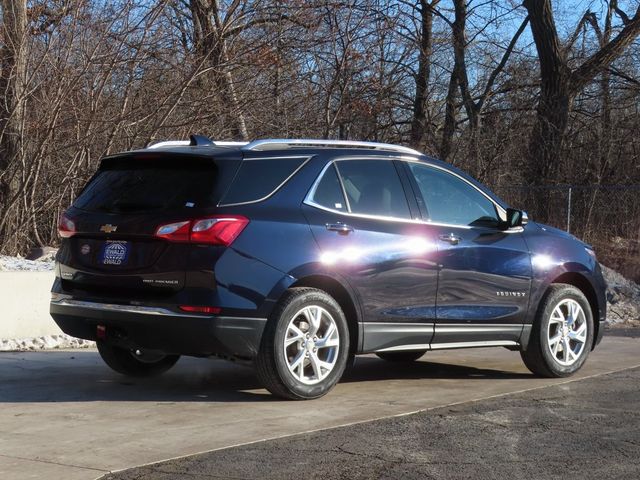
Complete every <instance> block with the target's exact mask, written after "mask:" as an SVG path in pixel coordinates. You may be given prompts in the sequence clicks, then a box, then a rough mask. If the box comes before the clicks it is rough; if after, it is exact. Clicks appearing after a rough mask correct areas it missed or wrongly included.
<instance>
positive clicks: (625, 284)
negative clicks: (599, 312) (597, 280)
mask: <svg viewBox="0 0 640 480" xmlns="http://www.w3.org/2000/svg"><path fill="white" fill-rule="evenodd" d="M601 267H602V273H603V275H604V279H605V281H606V282H607V293H606V295H607V324H608V326H612V327H616V326H626V327H640V285H638V284H637V283H636V282H634V281H633V280H629V279H628V278H626V277H623V276H622V275H620V274H619V273H618V272H616V271H615V270H612V269H611V268H608V267H605V266H604V265H601Z"/></svg>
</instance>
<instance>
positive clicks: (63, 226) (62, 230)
mask: <svg viewBox="0 0 640 480" xmlns="http://www.w3.org/2000/svg"><path fill="white" fill-rule="evenodd" d="M75 233H76V224H75V223H73V220H71V219H70V218H69V217H67V216H66V215H65V214H62V215H60V220H59V221H58V235H60V236H61V237H62V238H69V237H73V235H74V234H75Z"/></svg>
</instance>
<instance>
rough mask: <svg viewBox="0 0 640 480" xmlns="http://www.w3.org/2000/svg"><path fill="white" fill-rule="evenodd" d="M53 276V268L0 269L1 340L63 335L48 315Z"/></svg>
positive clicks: (1, 342)
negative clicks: (43, 269) (5, 270)
mask: <svg viewBox="0 0 640 480" xmlns="http://www.w3.org/2000/svg"><path fill="white" fill-rule="evenodd" d="M54 278H55V274H54V272H0V306H1V310H0V344H4V343H5V341H8V340H11V339H36V338H38V337H53V336H61V335H63V333H62V331H61V330H60V329H59V328H58V326H57V325H56V323H55V322H54V321H53V319H52V318H51V316H50V315H49V300H50V298H51V296H50V293H49V292H50V291H51V285H52V284H53V280H54ZM42 348H46V347H42Z"/></svg>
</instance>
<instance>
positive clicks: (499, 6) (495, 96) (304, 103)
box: [0, 0, 640, 255]
mask: <svg viewBox="0 0 640 480" xmlns="http://www.w3.org/2000/svg"><path fill="white" fill-rule="evenodd" d="M0 3H1V8H2V26H1V29H0V68H1V71H0V92H1V97H0V207H1V208H0V253H7V254H17V253H22V254H24V253H25V252H26V251H27V250H28V249H29V248H30V247H32V246H34V245H50V244H55V243H56V223H57V218H58V216H59V214H60V213H61V212H62V211H64V209H65V208H66V207H67V206H68V205H69V204H70V202H71V201H72V200H73V197H74V194H75V193H76V192H77V190H78V189H79V188H80V187H81V186H82V185H83V184H84V182H85V181H86V180H87V178H88V177H89V176H90V175H91V174H92V172H93V171H94V170H95V168H96V166H97V162H98V161H99V159H100V158H101V157H102V156H104V155H106V154H109V153H114V152H117V151H121V150H127V149H131V148H139V147H143V146H144V145H146V144H147V143H148V142H151V141H154V140H160V139H178V138H187V136H188V134H189V133H201V134H205V135H208V136H210V137H211V138H214V139H227V140H228V139H256V138H261V137H272V138H274V137H275V138H282V137H304V138H339V139H356V140H372V141H383V142H390V143H400V144H406V145H411V146H413V147H416V148H418V149H420V150H422V151H424V152H426V153H428V154H430V155H433V156H437V157H440V158H443V159H445V160H446V161H449V162H451V163H453V164H455V165H456V166H459V167H461V168H463V169H465V170H467V171H468V172H469V173H471V174H472V175H474V176H475V177H476V178H478V179H479V180H480V181H482V182H485V183H486V184H488V185H489V186H490V187H492V188H494V189H495V190H496V191H497V192H498V193H499V194H502V195H504V196H505V197H508V199H509V200H510V201H512V202H513V203H514V204H515V205H514V206H518V207H522V208H527V209H529V210H533V211H534V212H540V213H538V215H539V216H541V217H542V218H541V220H545V221H552V222H554V221H555V220H554V219H553V218H551V219H549V218H546V217H545V215H546V214H545V213H543V212H544V211H548V210H549V208H548V207H549V206H550V205H553V204H554V202H556V203H557V201H558V198H556V197H557V196H558V195H562V196H563V199H564V197H566V192H567V187H555V188H556V190H550V189H549V186H550V185H551V186H553V185H564V184H570V185H579V186H581V188H583V189H584V188H587V190H584V192H586V193H584V194H583V195H582V196H583V197H584V198H582V200H580V201H579V202H577V200H576V203H574V206H573V208H574V210H573V214H574V215H577V216H576V221H575V222H573V223H574V225H577V227H578V229H579V228H580V227H581V228H583V230H582V231H580V230H578V232H579V234H582V236H586V237H588V238H589V239H590V240H591V241H593V242H594V243H596V245H597V246H599V245H601V246H602V247H601V250H602V251H603V253H605V254H606V252H605V250H606V249H607V248H609V247H607V245H610V243H611V242H612V241H616V242H619V241H624V242H627V243H628V242H629V241H631V244H630V245H631V246H630V247H629V248H628V250H627V253H629V252H630V253H632V254H635V255H638V243H639V242H638V239H639V238H640V220H639V218H640V211H639V207H638V203H639V200H638V193H639V192H638V190H637V189H636V190H633V189H631V190H629V189H620V187H615V188H616V189H617V190H615V189H614V190H611V189H610V187H602V186H603V185H611V184H624V185H629V184H638V183H640V160H639V158H640V135H638V132H639V131H640V111H639V109H640V44H639V43H638V40H637V39H638V35H639V34H640V3H639V2H638V0H634V1H615V0H610V1H605V0H592V1H580V0H575V1H559V0H557V1H553V2H552V1H551V0H524V3H522V2H519V1H511V0H502V1H497V0H496V1H492V0H449V1H445V0H432V1H426V0H417V1H409V0H401V1H386V2H385V1H380V0H345V1H326V0H308V1H304V0H248V1H239V0H155V1H153V0H148V1H138V2H134V1H129V0H115V1H105V0H103V1H92V0H48V1H43V0H33V1H24V0H0ZM515 186H518V187H517V188H516V187H515ZM520 186H528V187H527V188H522V187H520ZM585 186H586V187H585ZM514 188H515V189H514ZM518 188H519V189H520V190H518ZM563 202H564V200H561V202H560V204H561V207H562V208H566V205H565V203H566V202H564V203H563ZM612 207H615V209H614V210H612V209H611V208H612ZM559 216H560V218H561V219H560V221H559V222H555V223H560V225H559V226H562V222H564V221H565V220H564V219H563V214H559ZM534 218H536V217H535V215H534ZM585 219H586V220H585ZM585 221H587V222H591V223H588V226H589V228H586V227H585V224H584V222H585ZM614 223H615V228H609V227H610V226H611V224H614ZM612 239H613V240H612ZM620 239H622V240H620ZM599 253H600V252H599Z"/></svg>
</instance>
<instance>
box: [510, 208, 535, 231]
mask: <svg viewBox="0 0 640 480" xmlns="http://www.w3.org/2000/svg"><path fill="white" fill-rule="evenodd" d="M528 221H529V217H528V216H527V213H526V212H524V211H522V210H517V209H515V208H507V220H506V221H505V222H504V225H505V230H508V229H510V228H515V227H524V226H525V225H526V224H527V222H528Z"/></svg>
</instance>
